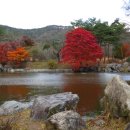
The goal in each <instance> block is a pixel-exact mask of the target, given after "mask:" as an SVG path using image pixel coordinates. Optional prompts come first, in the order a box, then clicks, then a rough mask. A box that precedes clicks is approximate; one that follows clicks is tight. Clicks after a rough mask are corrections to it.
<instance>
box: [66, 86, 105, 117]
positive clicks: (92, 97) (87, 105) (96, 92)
mask: <svg viewBox="0 0 130 130" xmlns="http://www.w3.org/2000/svg"><path fill="white" fill-rule="evenodd" d="M64 91H65V92H72V93H74V94H78V96H79V98H80V101H79V103H78V107H77V111H78V112H79V113H80V114H83V113H85V112H89V111H94V110H95V109H96V106H97V105H98V101H99V98H100V97H101V96H102V94H103V87H101V85H99V84H87V85H86V84H84V85H81V84H76V85H72V86H65V87H64Z"/></svg>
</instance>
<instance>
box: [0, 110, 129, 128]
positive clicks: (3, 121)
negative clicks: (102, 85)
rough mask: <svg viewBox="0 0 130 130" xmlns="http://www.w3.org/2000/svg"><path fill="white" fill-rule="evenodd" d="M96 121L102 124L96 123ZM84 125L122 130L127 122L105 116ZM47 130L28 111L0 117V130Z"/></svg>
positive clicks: (42, 123) (43, 124)
mask: <svg viewBox="0 0 130 130" xmlns="http://www.w3.org/2000/svg"><path fill="white" fill-rule="evenodd" d="M98 121H103V122H104V123H97V122H98ZM86 125H87V130H124V129H125V128H126V125H127V122H126V121H124V120H123V119H110V118H109V114H107V115H105V116H104V115H101V116H97V117H96V118H95V119H93V120H89V121H87V123H86ZM47 128H49V126H47V127H46V124H45V122H44V121H35V120H33V119H31V118H30V110H29V109H28V110H24V111H22V112H20V113H17V114H14V115H10V116H1V117H0V130H47ZM49 129H50V128H49ZM50 130H52V129H50Z"/></svg>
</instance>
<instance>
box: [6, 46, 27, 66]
mask: <svg viewBox="0 0 130 130" xmlns="http://www.w3.org/2000/svg"><path fill="white" fill-rule="evenodd" d="M28 57H29V53H28V52H27V51H26V50H25V48H24V47H19V48H17V49H16V50H13V51H8V52H7V58H8V61H9V62H10V63H12V64H14V65H15V66H17V67H19V66H21V64H22V63H23V62H25V61H27V59H28Z"/></svg>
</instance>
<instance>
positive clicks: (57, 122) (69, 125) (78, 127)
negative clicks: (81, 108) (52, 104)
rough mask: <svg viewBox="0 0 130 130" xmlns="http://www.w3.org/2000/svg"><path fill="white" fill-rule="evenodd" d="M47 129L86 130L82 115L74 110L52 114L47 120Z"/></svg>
mask: <svg viewBox="0 0 130 130" xmlns="http://www.w3.org/2000/svg"><path fill="white" fill-rule="evenodd" d="M46 126H47V128H46V129H47V130H55V129H56V130H85V128H86V125H85V122H84V121H83V120H82V118H81V116H80V115H79V114H78V113H77V112H74V111H64V112H59V113H56V114H54V115H52V116H51V117H50V118H48V120H47V124H46Z"/></svg>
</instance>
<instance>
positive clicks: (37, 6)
mask: <svg viewBox="0 0 130 130" xmlns="http://www.w3.org/2000/svg"><path fill="white" fill-rule="evenodd" d="M122 6H123V0H0V24H2V25H8V26H11V27H16V28H26V29H29V28H40V27H45V26H47V25H70V22H71V21H74V20H78V19H80V18H81V19H83V20H87V19H88V18H92V17H96V18H97V19H101V21H109V23H111V22H113V21H114V20H115V19H116V18H120V19H121V20H123V21H126V22H130V20H129V19H130V17H126V16H125V11H124V10H123V9H122Z"/></svg>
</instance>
